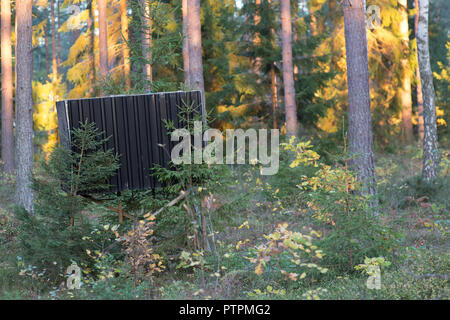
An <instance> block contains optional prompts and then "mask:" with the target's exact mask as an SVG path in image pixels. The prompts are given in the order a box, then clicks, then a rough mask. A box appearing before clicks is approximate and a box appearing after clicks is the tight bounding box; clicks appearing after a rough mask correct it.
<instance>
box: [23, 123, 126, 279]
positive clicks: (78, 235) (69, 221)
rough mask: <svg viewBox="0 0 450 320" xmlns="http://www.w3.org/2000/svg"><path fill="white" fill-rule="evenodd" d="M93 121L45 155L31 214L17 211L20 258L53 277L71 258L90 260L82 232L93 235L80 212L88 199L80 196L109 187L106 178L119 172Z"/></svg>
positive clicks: (115, 161)
mask: <svg viewBox="0 0 450 320" xmlns="http://www.w3.org/2000/svg"><path fill="white" fill-rule="evenodd" d="M103 136H104V134H103V133H102V132H99V130H98V129H97V128H96V127H95V124H94V123H88V122H87V121H86V122H84V123H81V124H80V127H79V128H78V129H75V130H73V131H72V136H71V146H72V149H66V148H65V147H64V144H60V145H58V146H56V147H55V148H54V149H53V151H52V153H51V154H50V156H49V159H48V160H45V159H43V160H42V161H41V164H40V166H39V167H38V169H37V170H36V175H35V176H34V178H33V190H34V192H35V194H36V204H35V214H34V215H33V216H30V215H28V214H26V213H25V212H23V211H20V210H19V211H18V217H19V219H20V220H21V221H22V224H21V226H20V230H19V244H20V247H21V249H22V255H23V257H24V259H25V260H26V261H27V262H28V263H31V264H32V265H35V266H37V267H39V268H40V269H46V270H47V271H48V272H49V273H50V275H51V276H53V277H55V276H58V274H60V273H64V271H65V268H67V266H69V265H70V264H71V261H76V262H77V263H81V262H83V261H86V260H87V259H88V257H87V255H86V249H87V248H86V246H87V245H90V244H89V242H86V241H84V240H83V237H84V236H89V235H90V234H91V230H92V228H91V226H90V223H89V221H86V220H85V219H83V216H82V211H83V210H85V209H86V207H87V206H88V205H89V202H88V201H86V200H85V199H84V198H83V197H81V196H80V195H91V194H93V193H101V192H102V191H105V190H106V189H108V188H109V185H108V180H109V178H110V177H111V176H112V175H114V174H115V173H116V172H117V169H118V167H119V166H118V157H117V156H115V155H113V154H112V151H111V150H107V151H103V148H102V145H103V144H104V143H105V142H106V141H107V139H103Z"/></svg>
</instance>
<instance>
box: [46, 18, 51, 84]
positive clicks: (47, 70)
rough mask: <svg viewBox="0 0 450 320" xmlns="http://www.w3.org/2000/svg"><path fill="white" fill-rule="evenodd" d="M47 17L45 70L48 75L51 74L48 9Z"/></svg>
mask: <svg viewBox="0 0 450 320" xmlns="http://www.w3.org/2000/svg"><path fill="white" fill-rule="evenodd" d="M47 10H48V9H47ZM46 17H47V24H46V25H45V71H46V74H47V77H48V75H49V74H50V61H49V60H50V56H49V52H48V31H49V23H48V11H47V14H46Z"/></svg>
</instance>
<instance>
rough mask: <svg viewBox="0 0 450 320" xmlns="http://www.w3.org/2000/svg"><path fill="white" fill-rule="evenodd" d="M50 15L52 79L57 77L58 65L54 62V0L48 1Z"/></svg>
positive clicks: (54, 79)
mask: <svg viewBox="0 0 450 320" xmlns="http://www.w3.org/2000/svg"><path fill="white" fill-rule="evenodd" d="M50 12H51V14H50V16H51V18H50V19H51V24H52V77H53V81H56V79H57V78H58V65H57V63H56V30H55V29H56V28H55V2H54V0H51V2H50Z"/></svg>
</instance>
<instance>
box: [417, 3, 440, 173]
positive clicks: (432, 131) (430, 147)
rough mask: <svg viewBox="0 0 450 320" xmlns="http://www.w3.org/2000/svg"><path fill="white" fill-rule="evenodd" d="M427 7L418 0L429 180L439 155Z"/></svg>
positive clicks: (420, 59)
mask: <svg viewBox="0 0 450 320" xmlns="http://www.w3.org/2000/svg"><path fill="white" fill-rule="evenodd" d="M428 9H429V0H419V22H418V26H417V50H418V53H419V69H420V78H421V79H422V93H423V122H424V136H423V168H422V176H423V178H424V179H425V180H427V181H430V180H433V179H435V178H436V176H437V171H438V161H439V155H438V146H437V125H436V105H435V96H434V86H433V73H432V71H431V64H430V51H429V46H428Z"/></svg>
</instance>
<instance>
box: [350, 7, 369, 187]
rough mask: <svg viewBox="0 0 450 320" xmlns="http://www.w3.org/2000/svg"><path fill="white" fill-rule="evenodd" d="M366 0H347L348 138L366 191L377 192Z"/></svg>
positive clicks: (353, 160)
mask: <svg viewBox="0 0 450 320" xmlns="http://www.w3.org/2000/svg"><path fill="white" fill-rule="evenodd" d="M364 5H365V1H364V0H352V1H349V0H344V2H343V10H344V27H345V49H346V55H347V83H348V126H349V132H348V140H349V151H350V154H351V156H352V157H354V158H353V159H352V160H351V163H350V164H351V166H352V167H353V168H354V169H355V170H357V172H358V177H359V179H360V180H361V181H363V184H364V190H363V193H364V194H375V193H376V188H375V168H374V155H373V141H372V119H371V113H370V92H369V57H368V51H367V34H366V9H365V7H364Z"/></svg>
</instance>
